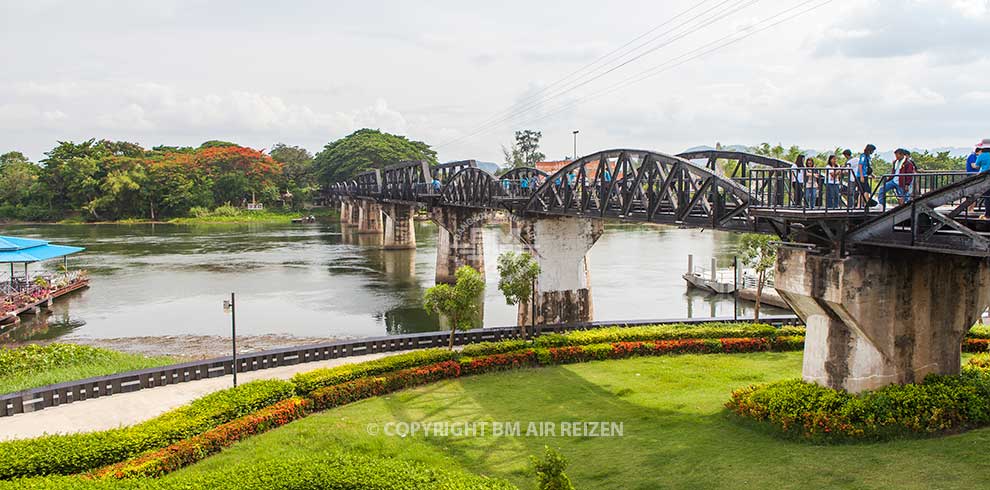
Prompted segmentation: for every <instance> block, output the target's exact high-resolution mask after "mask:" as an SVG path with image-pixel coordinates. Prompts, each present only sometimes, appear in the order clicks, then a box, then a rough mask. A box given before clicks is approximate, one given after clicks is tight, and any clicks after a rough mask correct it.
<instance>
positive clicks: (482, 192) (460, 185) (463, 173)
mask: <svg viewBox="0 0 990 490" xmlns="http://www.w3.org/2000/svg"><path fill="white" fill-rule="evenodd" d="M504 197H506V191H505V189H504V188H503V187H502V185H501V184H499V181H498V180H497V179H496V178H495V176H493V175H492V174H490V173H488V172H485V171H484V170H482V169H480V168H477V167H462V168H461V169H460V170H458V171H457V173H455V174H453V175H452V176H450V177H449V178H448V179H447V183H446V184H444V186H443V188H442V189H440V200H439V202H438V204H440V205H445V206H459V207H469V208H485V209H494V208H497V207H499V198H504Z"/></svg>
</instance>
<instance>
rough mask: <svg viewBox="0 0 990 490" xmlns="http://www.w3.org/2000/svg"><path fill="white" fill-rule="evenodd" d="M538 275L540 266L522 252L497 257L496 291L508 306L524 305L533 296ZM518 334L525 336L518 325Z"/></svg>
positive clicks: (531, 257)
mask: <svg viewBox="0 0 990 490" xmlns="http://www.w3.org/2000/svg"><path fill="white" fill-rule="evenodd" d="M539 275H540V264H537V263H536V261H535V260H533V256H532V255H530V254H528V253H526V252H523V253H520V254H517V253H515V252H505V253H504V254H502V255H499V257H498V276H499V278H498V289H499V290H501V291H502V294H503V295H505V303H506V304H509V305H518V304H526V303H528V302H530V301H531V299H532V298H531V297H532V295H533V283H534V282H535V281H536V278H537V276H539ZM531 316H532V318H531V319H530V321H531V324H532V325H533V326H534V327H535V326H536V315H531ZM519 333H520V334H522V335H523V336H524V337H525V335H526V327H525V325H519Z"/></svg>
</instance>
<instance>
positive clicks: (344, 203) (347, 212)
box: [340, 198, 354, 226]
mask: <svg viewBox="0 0 990 490" xmlns="http://www.w3.org/2000/svg"><path fill="white" fill-rule="evenodd" d="M353 204H354V203H353V202H351V201H350V200H349V199H347V198H342V199H341V200H340V224H341V226H348V225H353V224H354V223H352V222H351V206H352V205H353Z"/></svg>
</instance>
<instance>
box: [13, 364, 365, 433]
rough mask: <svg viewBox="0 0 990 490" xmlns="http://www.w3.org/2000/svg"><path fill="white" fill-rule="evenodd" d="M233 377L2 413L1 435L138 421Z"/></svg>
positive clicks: (277, 375)
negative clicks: (7, 414) (20, 411)
mask: <svg viewBox="0 0 990 490" xmlns="http://www.w3.org/2000/svg"><path fill="white" fill-rule="evenodd" d="M381 357H385V354H384V353H379V354H367V355H363V356H354V357H342V358H338V359H330V360H326V361H316V362H306V363H302V364H296V365H293V366H282V367H277V368H271V369H262V370H260V371H251V372H247V373H237V382H238V383H247V382H248V381H254V380H256V379H289V378H291V377H292V375H294V374H296V373H302V372H306V371H312V370H314V369H318V368H323V367H333V366H340V365H342V364H351V363H357V362H362V361H368V360H371V359H378V358H381ZM232 384H233V377H232V376H220V377H217V378H209V379H202V380H199V381H189V382H186V383H179V384H174V385H167V386H159V387H156V388H149V389H144V390H138V391H133V392H130V393H121V394H119V395H110V396H107V397H101V398H93V399H91V400H84V401H80V402H73V403H69V404H66V405H59V406H57V407H52V408H46V409H44V410H39V411H37V412H30V413H21V414H17V415H13V416H10V417H3V418H0V440H9V439H25V438H29V437H38V436H40V435H44V434H55V433H72V432H92V431H97V430H106V429H112V428H115V427H120V426H126V425H133V424H136V423H138V422H142V421H145V420H148V419H150V418H154V417H156V416H158V415H161V414H162V413H164V412H167V411H169V410H172V409H173V408H176V407H179V406H182V405H185V404H187V403H189V402H191V401H193V400H195V399H197V398H199V397H201V396H203V395H206V394H208V393H212V392H214V391H219V390H222V389H224V388H230V387H231V386H232Z"/></svg>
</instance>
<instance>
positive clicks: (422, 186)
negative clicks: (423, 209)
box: [380, 161, 432, 201]
mask: <svg viewBox="0 0 990 490" xmlns="http://www.w3.org/2000/svg"><path fill="white" fill-rule="evenodd" d="M431 175H432V174H431V173H430V166H429V165H428V164H427V163H426V162H424V161H409V162H401V163H397V164H395V165H389V166H387V167H385V168H383V169H382V192H381V196H380V197H381V198H382V199H385V200H392V201H417V200H418V199H419V197H420V196H422V195H425V194H429V192H430V182H432V179H431Z"/></svg>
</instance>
